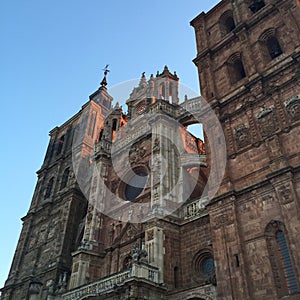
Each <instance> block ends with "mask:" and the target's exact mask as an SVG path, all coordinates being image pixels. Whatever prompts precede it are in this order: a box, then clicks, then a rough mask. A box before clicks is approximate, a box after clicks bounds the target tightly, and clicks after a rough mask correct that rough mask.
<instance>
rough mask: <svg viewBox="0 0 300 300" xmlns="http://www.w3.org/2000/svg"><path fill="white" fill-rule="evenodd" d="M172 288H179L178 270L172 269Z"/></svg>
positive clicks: (176, 268)
mask: <svg viewBox="0 0 300 300" xmlns="http://www.w3.org/2000/svg"><path fill="white" fill-rule="evenodd" d="M174 287H175V289H176V288H178V287H179V268H178V267H175V268H174Z"/></svg>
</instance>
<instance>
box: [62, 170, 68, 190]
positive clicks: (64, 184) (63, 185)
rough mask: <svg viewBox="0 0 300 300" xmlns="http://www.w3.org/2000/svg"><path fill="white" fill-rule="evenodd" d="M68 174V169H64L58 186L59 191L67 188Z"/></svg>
mask: <svg viewBox="0 0 300 300" xmlns="http://www.w3.org/2000/svg"><path fill="white" fill-rule="evenodd" d="M69 174H70V168H66V169H65V171H64V173H63V176H62V180H61V184H60V189H61V190H62V189H63V188H65V187H66V186H67V184H68V180H69Z"/></svg>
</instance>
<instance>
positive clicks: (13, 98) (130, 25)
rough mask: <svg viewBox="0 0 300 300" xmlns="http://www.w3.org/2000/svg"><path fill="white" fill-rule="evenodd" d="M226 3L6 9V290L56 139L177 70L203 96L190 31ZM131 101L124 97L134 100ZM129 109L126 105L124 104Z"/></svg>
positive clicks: (117, 1)
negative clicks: (132, 86)
mask: <svg viewBox="0 0 300 300" xmlns="http://www.w3.org/2000/svg"><path fill="white" fill-rule="evenodd" d="M218 2H219V1H217V0H210V1H209V0H208V1H201V0H185V1H182V0H175V1H174V0H172V1H171V0H163V1H161V0H152V1H137V0H130V1H121V0H109V1H104V0H85V1H83V0H72V1H70V0H52V1H41V0H26V1H24V0H3V1H1V2H0V36H1V47H0V52H1V55H0V60H1V64H0V86H1V89H0V93H1V111H2V116H1V119H0V122H1V148H0V158H1V174H0V184H1V209H0V240H1V246H0V286H3V284H4V281H5V280H6V277H7V274H8V271H9V267H10V264H11V261H12V257H13V254H14V251H15V247H16V244H17V240H18V237H19V233H20V230H21V221H20V218H21V217H22V216H24V215H26V212H27V210H28V207H29V204H30V201H31V197H32V194H33V190H34V187H35V184H36V174H35V172H36V171H37V170H38V169H39V168H40V166H41V164H42V161H43V158H44V155H45V151H46V147H47V144H48V132H49V131H50V130H51V129H52V128H53V127H55V126H57V125H60V124H62V123H63V122H65V121H66V120H67V119H68V118H70V117H71V116H72V115H73V114H75V113H76V112H77V111H78V110H79V109H80V108H81V105H82V104H84V103H85V102H86V101H87V100H88V96H89V95H90V94H91V93H92V92H94V91H95V90H96V89H97V88H98V87H99V82H100V81H101V79H102V71H101V69H102V68H103V67H104V66H105V64H110V69H111V73H110V74H109V77H108V82H109V85H108V88H109V87H110V86H113V85H116V84H118V83H120V82H123V81H125V80H129V79H134V78H137V77H140V74H141V73H142V72H144V71H145V72H146V74H147V75H148V76H149V75H150V74H151V73H156V71H157V70H159V71H162V70H163V67H164V65H165V64H167V65H168V66H169V69H170V70H171V71H174V70H176V71H177V74H178V76H179V77H180V79H181V82H182V83H185V84H186V85H188V86H189V87H191V88H192V89H194V90H196V91H199V88H198V86H199V85H198V76H197V70H196V67H195V66H194V65H193V63H192V59H193V58H194V57H195V55H196V47H195V37H194V31H193V28H192V27H190V25H189V22H190V21H191V20H192V19H193V18H194V17H195V16H197V15H198V14H199V13H200V12H201V11H207V10H208V9H210V8H211V7H213V6H214V5H215V4H216V3H218ZM126 96H127V95H125V96H124V97H125V98H126ZM120 100H121V101H122V100H125V99H120Z"/></svg>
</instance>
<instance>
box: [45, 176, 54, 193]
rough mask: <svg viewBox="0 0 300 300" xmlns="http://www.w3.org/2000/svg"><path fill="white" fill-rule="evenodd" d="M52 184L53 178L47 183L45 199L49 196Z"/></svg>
mask: <svg viewBox="0 0 300 300" xmlns="http://www.w3.org/2000/svg"><path fill="white" fill-rule="evenodd" d="M53 184H54V177H52V178H50V180H49V181H48V184H47V188H46V193H45V198H49V197H50V196H51V193H52V189H53Z"/></svg>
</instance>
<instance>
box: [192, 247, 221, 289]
mask: <svg viewBox="0 0 300 300" xmlns="http://www.w3.org/2000/svg"><path fill="white" fill-rule="evenodd" d="M193 265H194V266H193V267H194V270H195V276H194V278H195V280H196V281H197V282H198V283H204V282H206V283H212V284H214V285H215V284H216V277H215V261H214V258H213V256H212V253H211V252H210V250H208V249H204V250H202V251H200V252H198V253H197V254H196V255H195V257H194V260H193Z"/></svg>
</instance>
